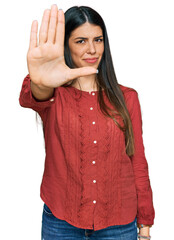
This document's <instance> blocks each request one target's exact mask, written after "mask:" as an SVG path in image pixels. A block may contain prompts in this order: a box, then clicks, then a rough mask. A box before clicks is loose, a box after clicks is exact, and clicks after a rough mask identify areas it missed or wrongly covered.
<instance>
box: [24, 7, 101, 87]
mask: <svg viewBox="0 0 174 240" xmlns="http://www.w3.org/2000/svg"><path fill="white" fill-rule="evenodd" d="M37 32H38V22H37V21H36V20H35V21H33V22H32V26H31V34H30V45H29V50H28V53H27V65H28V71H29V74H30V78H31V80H32V82H33V83H34V84H36V85H38V86H40V87H48V88H56V87H58V86H61V85H63V84H64V83H66V82H68V81H70V80H73V79H75V78H78V77H80V76H86V75H91V74H95V73H96V72H97V70H96V69H95V68H93V67H83V68H76V69H70V68H69V67H68V66H67V65H66V64H65V60H64V35H65V17H64V13H63V11H62V10H58V8H57V5H52V6H51V10H49V9H47V10H45V11H44V14H43V18H42V23H41V27H40V31H39V43H38V40H37Z"/></svg>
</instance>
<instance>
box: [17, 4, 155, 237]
mask: <svg viewBox="0 0 174 240" xmlns="http://www.w3.org/2000/svg"><path fill="white" fill-rule="evenodd" d="M37 31H38V23H37V21H33V23H32V27H31V37H30V46H29V50H28V54H27V63H28V70H29V74H28V75H27V76H26V77H25V79H24V82H23V86H22V90H21V94H20V99H19V100H20V104H21V106H23V107H28V108H32V109H33V110H35V111H36V112H37V113H39V115H40V116H41V119H42V121H43V130H44V137H45V149H46V159H45V169H44V175H43V179H42V184H41V198H42V200H43V201H44V208H43V216H42V239H44V240H53V239H62V240H63V239H82V238H83V239H100V240H101V239H122V240H135V239H137V226H138V227H139V228H140V230H139V238H140V239H142V238H143V239H150V236H149V228H150V227H151V226H152V225H153V223H154V216H155V212H154V207H153V200H152V189H151V186H150V180H149V175H148V165H147V161H146V158H145V155H144V146H143V139H142V119H141V109H140V104H139V100H138V94H137V92H136V91H135V90H134V89H132V88H128V87H125V86H123V85H120V84H118V82H117V79H116V76H115V72H114V67H113V63H112V58H111V53H110V48H109V42H108V36H107V31H106V27H105V24H104V22H103V19H102V18H101V16H100V15H99V14H98V13H97V12H96V11H94V10H93V9H91V8H89V7H84V6H82V7H72V8H70V9H68V10H67V11H66V13H65V16H64V13H63V11H62V10H60V9H59V10H58V8H57V6H56V5H52V7H51V10H49V9H48V10H45V11H44V14H43V19H42V23H41V27H40V32H39V42H37Z"/></svg>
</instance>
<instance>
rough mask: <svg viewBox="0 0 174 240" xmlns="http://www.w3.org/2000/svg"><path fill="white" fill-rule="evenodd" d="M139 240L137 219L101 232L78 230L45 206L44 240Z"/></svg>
mask: <svg viewBox="0 0 174 240" xmlns="http://www.w3.org/2000/svg"><path fill="white" fill-rule="evenodd" d="M64 239H66V240H77V239H79V240H94V239H98V240H137V218H135V220H134V221H133V222H131V223H129V224H126V225H114V226H110V227H107V228H104V229H101V230H97V231H94V230H92V229H83V228H77V227H75V226H73V225H71V224H69V223H68V222H66V221H64V220H61V219H58V218H56V217H55V216H54V215H53V214H52V212H51V211H50V209H49V208H48V207H47V205H46V204H44V208H43V215H42V240H64Z"/></svg>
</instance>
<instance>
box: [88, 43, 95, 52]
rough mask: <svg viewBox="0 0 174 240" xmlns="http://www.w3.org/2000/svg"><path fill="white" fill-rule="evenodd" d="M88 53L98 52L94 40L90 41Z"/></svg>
mask: <svg viewBox="0 0 174 240" xmlns="http://www.w3.org/2000/svg"><path fill="white" fill-rule="evenodd" d="M88 53H91V54H94V53H96V49H95V45H94V43H93V42H89V43H88Z"/></svg>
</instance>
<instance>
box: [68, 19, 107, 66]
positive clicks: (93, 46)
mask: <svg viewBox="0 0 174 240" xmlns="http://www.w3.org/2000/svg"><path fill="white" fill-rule="evenodd" d="M69 49H70V52H71V57H72V60H73V62H74V64H75V66H76V67H89V66H92V67H95V68H96V69H97V68H98V65H99V63H100V60H101V58H102V55H103V52H104V40H103V33H102V29H101V27H100V26H97V25H94V24H90V23H88V22H86V23H84V24H83V25H81V26H80V27H78V28H76V29H75V30H74V31H73V32H72V33H71V36H70V38H69Z"/></svg>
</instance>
